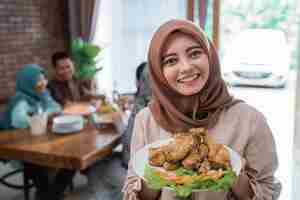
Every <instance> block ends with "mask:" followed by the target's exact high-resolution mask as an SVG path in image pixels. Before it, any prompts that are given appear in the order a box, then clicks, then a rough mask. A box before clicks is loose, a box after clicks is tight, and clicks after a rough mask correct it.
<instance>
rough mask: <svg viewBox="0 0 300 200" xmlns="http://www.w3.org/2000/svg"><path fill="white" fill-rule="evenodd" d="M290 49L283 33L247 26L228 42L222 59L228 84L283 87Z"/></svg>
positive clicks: (286, 74) (288, 64)
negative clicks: (247, 27)
mask: <svg viewBox="0 0 300 200" xmlns="http://www.w3.org/2000/svg"><path fill="white" fill-rule="evenodd" d="M289 67H290V52H289V49H288V45H287V41H286V38H285V35H284V33H283V32H282V31H280V30H274V29H248V30H245V31H242V32H241V33H240V34H238V35H237V37H236V38H235V39H234V40H233V41H232V43H231V45H229V46H228V48H227V49H226V51H225V54H224V57H223V59H222V70H223V71H222V72H223V78H224V80H225V81H226V82H227V83H229V84H230V85H233V86H234V85H245V86H263V87H278V88H282V87H285V85H286V82H287V79H288V72H289Z"/></svg>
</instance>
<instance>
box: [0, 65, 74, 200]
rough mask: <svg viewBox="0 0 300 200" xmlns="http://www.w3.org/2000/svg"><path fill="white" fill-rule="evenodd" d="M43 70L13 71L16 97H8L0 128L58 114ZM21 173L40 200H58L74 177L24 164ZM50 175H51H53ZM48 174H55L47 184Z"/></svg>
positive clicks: (22, 125)
mask: <svg viewBox="0 0 300 200" xmlns="http://www.w3.org/2000/svg"><path fill="white" fill-rule="evenodd" d="M46 86H47V79H46V77H45V71H44V70H43V69H42V68H41V67H40V66H38V65H35V64H28V65H25V66H23V67H22V69H20V70H19V71H18V72H17V82H16V94H15V96H14V97H12V98H11V100H10V102H9V104H8V107H7V109H6V112H5V117H4V119H3V121H1V123H0V127H1V128H2V129H11V128H28V127H29V123H28V118H29V117H30V115H32V114H34V113H37V112H40V110H41V111H44V112H47V113H48V114H49V116H51V115H53V114H56V113H58V112H61V107H60V106H59V104H58V103H56V102H55V101H54V100H53V99H52V97H51V96H50V95H49V93H48V91H47V89H46ZM24 170H25V172H26V173H27V174H28V176H29V177H30V178H31V179H32V180H33V182H34V185H35V186H36V188H37V197H38V199H42V200H48V199H49V200H50V199H51V200H60V199H62V198H63V194H64V191H65V189H66V187H67V186H68V185H69V184H70V183H71V181H72V178H73V176H74V174H75V172H74V171H69V170H58V171H57V170H54V169H49V168H46V167H42V166H38V165H34V164H30V163H24ZM53 172H54V173H53ZM50 174H55V176H54V177H53V181H50V180H49V179H50V177H49V175H50Z"/></svg>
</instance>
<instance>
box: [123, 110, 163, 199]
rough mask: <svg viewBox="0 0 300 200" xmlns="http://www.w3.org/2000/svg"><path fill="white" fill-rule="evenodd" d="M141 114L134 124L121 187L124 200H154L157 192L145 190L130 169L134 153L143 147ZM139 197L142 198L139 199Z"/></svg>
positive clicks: (143, 135) (143, 133)
mask: <svg viewBox="0 0 300 200" xmlns="http://www.w3.org/2000/svg"><path fill="white" fill-rule="evenodd" d="M142 114H143V113H142V112H140V113H138V114H137V115H136V119H135V122H134V128H133V135H132V139H131V146H130V161H129V165H128V172H127V179H126V181H125V184H124V187H123V192H124V198H123V199H124V200H142V199H143V200H144V199H155V198H156V197H157V192H156V191H153V190H150V189H149V188H147V187H146V186H145V185H144V184H143V181H142V179H141V178H139V177H138V176H137V175H136V174H135V173H134V171H133V168H132V158H133V157H134V154H135V152H136V151H138V150H139V149H141V148H142V147H143V146H145V130H144V126H143V124H144V122H143V115H142ZM140 196H142V197H141V198H140Z"/></svg>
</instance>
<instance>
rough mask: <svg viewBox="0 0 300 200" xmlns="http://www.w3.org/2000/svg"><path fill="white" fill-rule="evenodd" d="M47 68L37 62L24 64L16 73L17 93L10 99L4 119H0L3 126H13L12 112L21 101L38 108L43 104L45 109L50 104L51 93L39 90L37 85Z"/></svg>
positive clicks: (0, 124)
mask: <svg viewBox="0 0 300 200" xmlns="http://www.w3.org/2000/svg"><path fill="white" fill-rule="evenodd" d="M41 75H45V70H44V69H43V68H41V67H40V66H39V65H36V64H27V65H24V66H23V67H22V68H21V69H20V70H19V71H18V72H17V74H16V94H15V95H14V96H13V97H12V98H11V99H10V101H9V103H8V106H7V109H6V111H5V113H4V117H3V119H2V120H1V121H0V127H1V128H10V127H11V114H12V111H13V109H14V107H15V106H16V105H17V104H18V103H19V102H20V101H26V102H27V103H28V104H29V105H30V106H32V107H34V108H36V109H37V107H38V106H41V108H43V109H44V110H45V109H46V108H47V106H48V100H49V93H48V91H47V90H45V91H44V92H37V91H36V89H35V88H36V85H37V83H38V81H39V80H40V77H41Z"/></svg>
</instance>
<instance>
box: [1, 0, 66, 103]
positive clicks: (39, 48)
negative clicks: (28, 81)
mask: <svg viewBox="0 0 300 200" xmlns="http://www.w3.org/2000/svg"><path fill="white" fill-rule="evenodd" d="M67 16H68V14H67V0H51V1H50V0H1V1H0V100H4V99H7V97H9V96H10V95H12V94H13V93H14V88H15V74H16V70H17V69H19V68H20V67H22V65H24V64H27V63H37V64H40V65H41V66H43V67H45V68H49V67H50V66H51V55H52V54H53V52H55V51H57V50H65V49H67V46H68V42H67V41H68V25H67Z"/></svg>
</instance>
